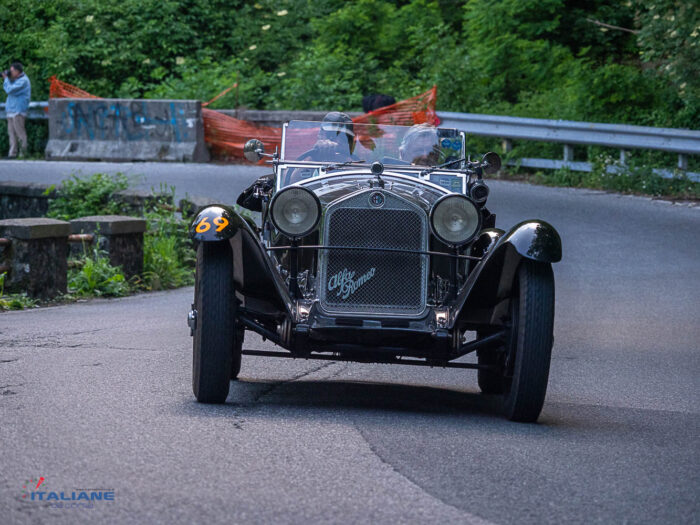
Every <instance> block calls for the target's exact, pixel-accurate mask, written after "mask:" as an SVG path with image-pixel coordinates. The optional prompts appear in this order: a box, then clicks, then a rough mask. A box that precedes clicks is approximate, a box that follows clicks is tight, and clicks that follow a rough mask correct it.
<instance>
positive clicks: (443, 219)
mask: <svg viewBox="0 0 700 525" xmlns="http://www.w3.org/2000/svg"><path fill="white" fill-rule="evenodd" d="M430 226H431V227H432V229H433V233H434V234H435V235H437V236H438V238H439V239H440V240H441V241H442V242H444V243H446V244H452V245H455V246H460V245H462V244H466V243H468V242H469V241H471V240H472V239H473V238H474V237H475V236H476V234H477V233H479V228H480V227H481V214H480V213H479V210H478V208H477V207H476V205H475V204H474V203H473V202H472V201H471V200H469V199H468V198H467V197H465V196H464V195H446V196H444V197H442V198H441V199H440V200H438V201H437V202H436V203H435V205H434V206H433V209H432V210H430Z"/></svg>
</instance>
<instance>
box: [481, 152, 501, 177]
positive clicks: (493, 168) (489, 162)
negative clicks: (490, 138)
mask: <svg viewBox="0 0 700 525" xmlns="http://www.w3.org/2000/svg"><path fill="white" fill-rule="evenodd" d="M481 163H482V164H483V170H484V173H485V174H486V175H491V174H493V173H496V172H497V171H498V170H500V169H501V157H499V156H498V153H494V152H493V151H489V152H488V153H487V154H486V155H484V156H483V158H482V159H481Z"/></svg>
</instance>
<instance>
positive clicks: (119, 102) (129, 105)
mask: <svg viewBox="0 0 700 525" xmlns="http://www.w3.org/2000/svg"><path fill="white" fill-rule="evenodd" d="M46 158H47V159H56V160H63V159H71V160H92V159H96V160H112V161H130V160H158V161H179V162H181V161H192V162H206V161H208V160H209V153H208V151H207V148H206V146H205V144H204V126H203V123H202V107H201V103H200V102H199V101H196V100H128V99H75V98H62V99H51V100H50V101H49V142H48V144H47V146H46Z"/></svg>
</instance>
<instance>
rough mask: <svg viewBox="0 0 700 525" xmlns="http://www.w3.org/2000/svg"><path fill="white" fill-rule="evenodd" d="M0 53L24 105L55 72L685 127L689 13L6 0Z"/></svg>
mask: <svg viewBox="0 0 700 525" xmlns="http://www.w3.org/2000/svg"><path fill="white" fill-rule="evenodd" d="M0 26H1V27H3V28H6V30H5V31H2V32H0V56H2V57H3V59H4V60H6V61H9V60H14V59H19V60H22V61H23V62H24V63H25V64H26V65H27V71H28V74H29V75H30V77H31V78H32V79H33V80H34V98H35V99H45V98H46V97H47V84H46V82H45V79H46V78H48V77H49V76H50V75H52V74H55V75H58V76H59V77H60V78H62V79H64V80H66V81H68V82H71V83H74V84H76V85H78V86H80V87H82V88H84V89H87V90H88V91H91V92H93V93H95V94H98V95H101V96H134V97H136V96H138V97H141V96H146V97H176V98H185V97H187V98H197V99H203V100H205V99H208V98H210V97H212V96H213V95H214V94H216V93H218V92H219V91H220V90H222V89H223V88H225V87H228V86H229V85H231V84H232V83H233V82H234V81H235V80H236V79H238V80H239V83H240V87H239V89H238V90H233V91H232V92H231V93H229V94H228V95H226V96H225V97H222V99H220V100H219V101H217V105H218V107H233V106H248V107H255V108H260V109H265V108H268V109H274V108H284V109H312V108H319V109H328V108H339V109H345V110H352V109H359V108H360V100H361V97H362V95H364V94H367V93H369V92H383V93H388V94H391V95H394V96H395V97H397V98H404V97H408V96H411V95H414V94H416V93H418V92H420V91H423V90H425V89H427V88H428V87H430V86H431V85H433V84H437V85H438V90H439V91H438V93H439V96H438V109H443V110H456V111H472V112H489V113H502V114H509V115H522V116H533V117H551V118H566V119H576V120H588V121H605V122H626V123H636V124H645V125H656V126H670V127H691V128H696V127H697V124H698V122H699V121H700V113H699V109H698V106H699V104H698V100H699V98H700V94H699V93H700V89H699V83H700V81H699V80H698V79H700V72H699V71H698V68H699V67H700V45H698V41H699V38H698V32H699V31H700V29H699V28H700V7H699V4H698V3H697V2H696V1H693V0H678V1H676V0H654V1H653V2H652V1H647V0H628V1H624V0H623V1H620V0H462V1H460V0H432V1H431V0H396V1H388V0H355V1H353V2H345V1H341V0H286V1H285V0H258V1H257V2H256V3H253V2H248V1H243V0H232V1H231V0H123V1H121V2H115V3H110V2H102V1H99V0H42V1H37V0H16V1H14V2H4V3H3V4H2V5H0Z"/></svg>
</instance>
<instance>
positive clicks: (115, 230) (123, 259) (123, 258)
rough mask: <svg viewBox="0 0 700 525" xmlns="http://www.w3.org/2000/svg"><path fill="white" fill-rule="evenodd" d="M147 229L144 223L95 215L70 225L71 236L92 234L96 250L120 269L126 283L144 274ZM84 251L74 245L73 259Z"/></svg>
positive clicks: (78, 244)
mask: <svg viewBox="0 0 700 525" xmlns="http://www.w3.org/2000/svg"><path fill="white" fill-rule="evenodd" d="M146 226H147V225H146V221H145V220H144V219H139V218H136V217H126V216H122V215H94V216H91V217H81V218H79V219H73V220H72V221H70V228H71V233H74V234H75V233H89V234H93V235H94V241H93V246H96V247H97V248H98V249H99V250H102V251H104V252H106V253H107V256H108V257H109V262H110V264H111V265H112V266H120V267H121V269H122V272H123V273H124V276H125V277H126V278H127V279H130V278H131V277H133V276H134V275H141V274H142V273H143V234H144V232H145V231H146ZM82 251H83V246H82V243H71V255H73V256H76V255H78V254H80V253H82Z"/></svg>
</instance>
